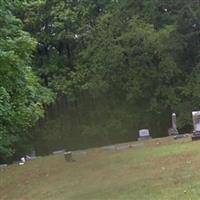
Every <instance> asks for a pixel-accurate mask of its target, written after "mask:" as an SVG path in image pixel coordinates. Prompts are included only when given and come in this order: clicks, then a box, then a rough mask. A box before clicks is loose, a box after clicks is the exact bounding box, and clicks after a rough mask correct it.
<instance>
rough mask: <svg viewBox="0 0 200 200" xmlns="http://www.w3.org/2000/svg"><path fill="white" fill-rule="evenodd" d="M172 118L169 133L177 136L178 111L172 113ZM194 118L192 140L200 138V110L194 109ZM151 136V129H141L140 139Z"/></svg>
mask: <svg viewBox="0 0 200 200" xmlns="http://www.w3.org/2000/svg"><path fill="white" fill-rule="evenodd" d="M171 119H172V127H171V128H169V129H168V135H175V136H177V135H178V134H179V132H178V129H177V126H176V113H172V116H171ZM192 119H193V126H194V131H193V135H192V140H199V139H200V111H193V112H192ZM150 138H151V136H150V132H149V129H141V130H139V137H138V140H146V139H150Z"/></svg>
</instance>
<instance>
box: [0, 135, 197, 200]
mask: <svg viewBox="0 0 200 200" xmlns="http://www.w3.org/2000/svg"><path fill="white" fill-rule="evenodd" d="M76 160H77V161H76V162H73V163H66V162H65V161H64V159H63V157H62V156H49V157H45V158H40V159H38V160H35V161H32V162H30V163H27V164H26V165H24V166H16V165H12V166H9V167H8V169H6V170H4V171H0V199H1V200H68V199H69V200H100V199H101V200H126V199H128V200H129V199H131V200H132V199H133V200H161V199H162V200H167V199H168V200H173V199H181V200H184V199H187V200H189V199H192V200H196V199H200V142H191V141H190V139H182V140H178V141H174V140H173V139H172V138H165V139H156V140H151V141H148V142H145V146H144V147H140V148H131V149H129V150H124V151H103V150H100V149H93V150H90V151H89V152H88V154H87V155H85V156H78V157H76Z"/></svg>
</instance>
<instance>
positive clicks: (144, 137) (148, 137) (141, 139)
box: [138, 136, 152, 141]
mask: <svg viewBox="0 0 200 200" xmlns="http://www.w3.org/2000/svg"><path fill="white" fill-rule="evenodd" d="M150 139H152V137H151V136H143V137H139V138H138V141H143V140H150Z"/></svg>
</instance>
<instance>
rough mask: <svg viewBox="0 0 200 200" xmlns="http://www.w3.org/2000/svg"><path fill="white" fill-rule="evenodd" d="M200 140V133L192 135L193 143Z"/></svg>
mask: <svg viewBox="0 0 200 200" xmlns="http://www.w3.org/2000/svg"><path fill="white" fill-rule="evenodd" d="M196 140H200V132H198V133H194V134H193V135H192V141H196Z"/></svg>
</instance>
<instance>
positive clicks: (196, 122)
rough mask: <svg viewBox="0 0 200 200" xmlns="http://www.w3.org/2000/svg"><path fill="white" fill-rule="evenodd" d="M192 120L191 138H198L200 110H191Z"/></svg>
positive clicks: (199, 132) (199, 138)
mask: <svg viewBox="0 0 200 200" xmlns="http://www.w3.org/2000/svg"><path fill="white" fill-rule="evenodd" d="M192 120H193V126H194V131H193V135H192V140H193V141H194V140H200V111H193V112H192Z"/></svg>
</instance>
